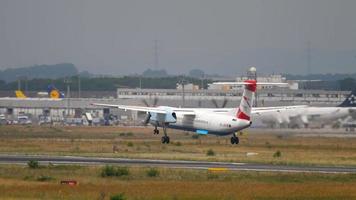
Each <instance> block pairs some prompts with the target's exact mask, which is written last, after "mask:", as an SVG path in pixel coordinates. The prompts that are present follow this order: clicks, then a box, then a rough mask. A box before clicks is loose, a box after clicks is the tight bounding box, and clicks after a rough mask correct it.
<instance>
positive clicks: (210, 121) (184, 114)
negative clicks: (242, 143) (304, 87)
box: [93, 80, 289, 144]
mask: <svg viewBox="0 0 356 200" xmlns="http://www.w3.org/2000/svg"><path fill="white" fill-rule="evenodd" d="M215 84H224V85H244V86H245V87H244V91H243V95H242V98H241V102H240V105H239V106H238V107H237V108H230V109H227V108H223V109H209V108H177V107H168V106H158V107H142V106H127V105H111V104H99V103H93V105H96V106H104V107H112V108H118V109H123V110H132V111H141V112H146V113H147V116H146V119H145V123H150V124H152V125H153V126H154V127H155V129H154V134H159V130H158V129H157V127H162V128H163V132H164V136H163V137H162V140H161V141H162V143H169V137H168V135H167V128H172V129H180V130H186V131H193V132H196V133H198V134H214V135H219V136H223V135H229V134H231V135H232V137H231V144H238V143H239V138H238V137H237V132H239V131H241V130H243V129H246V128H248V127H250V126H251V124H252V120H251V114H253V113H254V112H256V113H261V112H263V113H265V112H277V111H276V110H277V109H274V108H271V109H267V108H263V109H261V110H260V109H256V110H252V102H253V98H254V93H255V92H256V89H257V85H271V83H257V82H256V81H255V80H246V81H244V82H223V83H215ZM272 84H273V85H280V84H283V83H272ZM288 108H289V107H283V108H282V107H279V108H278V110H281V109H288Z"/></svg>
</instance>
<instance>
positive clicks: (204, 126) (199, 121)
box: [150, 109, 251, 135]
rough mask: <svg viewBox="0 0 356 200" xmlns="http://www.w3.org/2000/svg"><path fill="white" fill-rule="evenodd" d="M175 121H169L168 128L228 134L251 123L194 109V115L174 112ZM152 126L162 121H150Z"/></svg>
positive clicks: (159, 124) (201, 132)
mask: <svg viewBox="0 0 356 200" xmlns="http://www.w3.org/2000/svg"><path fill="white" fill-rule="evenodd" d="M175 114H176V122H174V123H169V124H168V125H167V127H168V128H172V129H179V130H186V131H192V132H197V133H199V134H214V135H228V134H231V133H235V132H237V131H240V130H242V129H245V128H248V127H249V126H250V125H251V122H250V121H249V120H242V119H238V118H236V117H235V116H232V115H228V114H222V113H221V114H217V113H214V112H209V111H202V110H199V109H197V110H195V115H194V116H185V115H184V114H183V113H180V112H176V113H175ZM150 123H151V124H152V125H154V126H159V127H162V126H163V123H159V122H157V121H155V120H154V121H150Z"/></svg>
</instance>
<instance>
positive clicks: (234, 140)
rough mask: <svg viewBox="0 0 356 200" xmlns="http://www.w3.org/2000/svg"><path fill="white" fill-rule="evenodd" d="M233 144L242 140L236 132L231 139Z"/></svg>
mask: <svg viewBox="0 0 356 200" xmlns="http://www.w3.org/2000/svg"><path fill="white" fill-rule="evenodd" d="M230 142H231V144H238V143H239V142H240V140H239V138H238V137H237V136H236V134H235V133H234V134H233V135H232V137H231V139H230Z"/></svg>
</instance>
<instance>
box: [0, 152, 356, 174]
mask: <svg viewBox="0 0 356 200" xmlns="http://www.w3.org/2000/svg"><path fill="white" fill-rule="evenodd" d="M29 160H37V161H38V162H40V164H48V163H52V164H72V165H123V166H145V167H166V168H185V169H201V170H204V169H205V170H209V169H217V170H219V169H224V170H234V171H261V172H295V173H297V172H299V173H300V172H302V173H345V174H346V173H356V167H336V166H291V165H273V164H257V163H228V162H206V161H181V160H150V159H126V158H100V157H77V156H45V155H7V154H0V164H26V163H27V162H28V161H29Z"/></svg>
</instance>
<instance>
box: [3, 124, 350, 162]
mask: <svg viewBox="0 0 356 200" xmlns="http://www.w3.org/2000/svg"><path fill="white" fill-rule="evenodd" d="M192 135H193V134H192V133H191V134H187V133H185V132H180V131H172V130H170V137H171V141H172V142H173V143H172V144H169V145H163V144H161V143H160V136H155V135H153V134H152V127H148V128H126V127H63V128H50V127H22V126H5V127H0V152H2V153H22V154H55V155H82V156H107V157H129V158H155V159H185V160H210V161H232V162H263V163H283V164H308V165H315V164H317V165H324V164H325V165H356V138H336V137H334V138H330V137H328V138H326V137H300V136H298V135H291V134H286V135H276V134H272V133H269V132H266V133H263V132H261V130H257V131H256V130H251V131H250V133H249V134H248V135H247V136H243V137H242V138H241V141H240V144H239V145H231V144H229V137H216V136H203V137H200V138H199V139H192ZM128 144H130V145H128ZM131 144H132V145H131ZM113 146H116V147H115V153H114V152H113ZM209 149H212V150H213V151H214V152H215V153H216V155H215V156H207V155H206V152H207V151H208V150H209ZM276 151H280V152H281V157H273V155H274V153H275V152H276ZM249 152H253V153H257V155H253V156H247V153H249Z"/></svg>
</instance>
